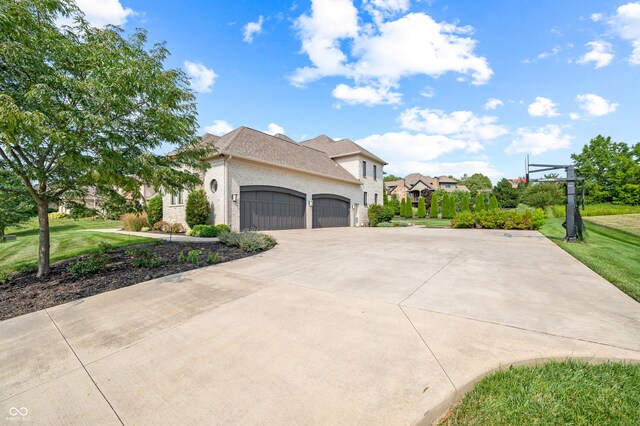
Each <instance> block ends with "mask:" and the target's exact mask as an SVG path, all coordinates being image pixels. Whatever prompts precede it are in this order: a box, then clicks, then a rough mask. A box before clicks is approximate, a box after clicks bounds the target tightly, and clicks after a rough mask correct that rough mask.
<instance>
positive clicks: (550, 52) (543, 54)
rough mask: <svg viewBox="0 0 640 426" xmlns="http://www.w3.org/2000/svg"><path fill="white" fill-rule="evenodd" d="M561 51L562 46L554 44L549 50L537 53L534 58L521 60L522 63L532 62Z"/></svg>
mask: <svg viewBox="0 0 640 426" xmlns="http://www.w3.org/2000/svg"><path fill="white" fill-rule="evenodd" d="M561 51H562V48H561V47H560V46H555V47H553V49H551V51H544V52H542V53H540V54H538V56H536V57H535V59H524V60H522V61H521V62H522V63H523V64H533V63H534V62H537V61H538V60H539V59H545V58H549V57H551V56H556V55H557V54H558V53H560V52H561Z"/></svg>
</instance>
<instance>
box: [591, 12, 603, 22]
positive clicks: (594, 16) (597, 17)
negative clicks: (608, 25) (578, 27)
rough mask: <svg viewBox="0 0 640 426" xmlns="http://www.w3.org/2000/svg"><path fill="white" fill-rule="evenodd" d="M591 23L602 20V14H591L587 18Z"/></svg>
mask: <svg viewBox="0 0 640 426" xmlns="http://www.w3.org/2000/svg"><path fill="white" fill-rule="evenodd" d="M589 18H590V19H591V20H592V21H593V22H599V21H601V20H602V13H592V14H591V16H590V17H589Z"/></svg>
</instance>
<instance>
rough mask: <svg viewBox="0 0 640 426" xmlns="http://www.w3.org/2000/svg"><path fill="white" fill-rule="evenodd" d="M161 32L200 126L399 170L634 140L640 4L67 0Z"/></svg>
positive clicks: (555, 156)
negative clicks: (341, 149)
mask: <svg viewBox="0 0 640 426" xmlns="http://www.w3.org/2000/svg"><path fill="white" fill-rule="evenodd" d="M77 1H78V6H79V7H80V8H81V9H82V10H83V11H84V12H85V14H86V16H87V18H88V19H89V21H90V22H91V23H93V24H94V25H97V26H102V25H105V24H114V25H120V26H122V27H123V28H124V29H125V31H132V30H133V29H135V28H137V27H141V28H145V29H146V30H147V31H148V34H149V41H150V42H151V43H155V42H166V46H167V48H168V49H169V51H170V52H171V56H170V58H169V59H168V60H167V62H166V66H167V67H169V68H181V69H183V70H184V71H185V72H186V73H187V75H188V76H189V78H190V81H191V87H192V89H193V90H194V92H196V94H197V104H198V113H199V118H198V120H199V125H200V131H201V132H202V133H204V132H209V133H214V134H224V133H226V132H228V131H230V130H232V129H234V128H237V127H239V126H248V127H252V128H254V129H257V130H261V131H264V132H267V133H271V134H274V133H284V134H286V135H288V136H289V137H291V138H293V139H294V140H296V141H301V140H306V139H310V138H313V137H315V136H318V135H320V134H326V135H328V136H330V137H332V138H336V139H339V138H349V139H352V140H354V141H356V142H357V143H359V144H361V145H362V146H364V147H365V148H367V149H369V150H371V151H372V152H373V153H375V154H376V155H378V156H379V157H381V158H383V159H384V160H385V161H387V162H388V163H389V164H388V166H386V167H385V172H387V173H392V174H395V175H400V176H404V175H406V174H409V173H412V172H419V173H422V174H425V175H443V174H444V175H454V176H461V175H462V174H464V173H466V174H469V175H470V174H472V173H476V172H479V173H484V174H486V175H488V176H489V177H490V178H491V179H492V180H493V181H494V182H496V181H497V180H499V179H501V178H503V177H506V178H514V177H518V176H523V175H524V157H525V155H526V154H529V155H530V161H531V162H535V163H554V164H567V163H569V162H570V161H571V159H570V155H571V153H574V152H579V151H580V150H581V149H582V146H583V145H585V144H586V143H588V142H589V140H590V139H591V138H593V137H595V136H597V135H598V134H602V135H605V136H611V137H612V139H613V140H615V141H619V142H627V143H629V144H632V143H636V142H638V141H640V123H639V121H640V2H629V1H609V0H598V1H595V0H562V1H557V0H555V1H548V0H537V1H525V0H520V1H514V0H492V1H490V2H489V1H473V0H467V1H444V0H430V1H429V0H413V1H411V0H356V1H352V0H313V1H303V0H286V1H269V0H263V1H242V0H238V1H216V0H213V1H206V0H201V1H181V2H172V1H157V0H77Z"/></svg>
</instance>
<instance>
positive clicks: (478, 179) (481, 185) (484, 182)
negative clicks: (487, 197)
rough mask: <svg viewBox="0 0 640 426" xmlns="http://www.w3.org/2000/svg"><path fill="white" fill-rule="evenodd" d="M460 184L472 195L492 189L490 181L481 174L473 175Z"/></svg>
mask: <svg viewBox="0 0 640 426" xmlns="http://www.w3.org/2000/svg"><path fill="white" fill-rule="evenodd" d="M463 177H464V176H463ZM460 183H461V184H463V185H465V186H466V187H467V188H469V191H471V192H472V193H474V194H476V193H478V192H480V191H484V190H488V189H491V188H492V187H493V185H492V184H491V179H489V178H488V177H487V176H485V175H483V174H482V173H474V174H472V175H471V176H469V177H467V178H466V179H464V180H461V181H460Z"/></svg>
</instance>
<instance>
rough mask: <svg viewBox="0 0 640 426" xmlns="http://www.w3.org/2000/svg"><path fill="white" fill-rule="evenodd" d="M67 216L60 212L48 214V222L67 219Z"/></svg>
mask: <svg viewBox="0 0 640 426" xmlns="http://www.w3.org/2000/svg"><path fill="white" fill-rule="evenodd" d="M69 218H70V217H69V215H68V214H66V213H62V212H53V213H49V220H57V219H69Z"/></svg>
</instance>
